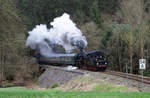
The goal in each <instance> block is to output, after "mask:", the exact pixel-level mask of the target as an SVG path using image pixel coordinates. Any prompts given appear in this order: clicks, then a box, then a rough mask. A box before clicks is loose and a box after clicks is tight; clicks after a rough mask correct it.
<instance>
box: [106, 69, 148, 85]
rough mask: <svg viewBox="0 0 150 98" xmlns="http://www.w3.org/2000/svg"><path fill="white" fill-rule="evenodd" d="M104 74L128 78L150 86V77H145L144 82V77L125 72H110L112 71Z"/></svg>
mask: <svg viewBox="0 0 150 98" xmlns="http://www.w3.org/2000/svg"><path fill="white" fill-rule="evenodd" d="M104 73H105V74H109V75H115V76H119V77H123V78H128V79H131V80H135V81H138V82H142V81H143V83H145V84H149V85H150V78H149V77H143V80H142V76H140V75H134V74H127V73H123V72H116V71H110V70H106V71H105V72H104Z"/></svg>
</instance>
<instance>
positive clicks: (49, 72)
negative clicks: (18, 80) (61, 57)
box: [39, 67, 150, 92]
mask: <svg viewBox="0 0 150 98" xmlns="http://www.w3.org/2000/svg"><path fill="white" fill-rule="evenodd" d="M55 84H59V86H58V87H57V89H60V90H63V91H71V90H81V91H90V90H97V88H98V90H99V91H103V90H104V91H107V90H109V88H113V89H114V90H117V91H123V92H126V91H127V92H131V91H133V92H135V91H146V92H149V91H150V85H149V84H145V83H143V85H142V83H141V82H139V81H135V80H132V79H127V78H125V77H120V76H115V75H111V74H106V73H104V72H93V71H86V70H78V69H77V70H67V69H66V68H64V67H48V68H47V69H46V71H45V72H44V73H43V74H42V75H41V76H40V77H39V86H40V87H42V88H49V87H52V86H54V85H55Z"/></svg>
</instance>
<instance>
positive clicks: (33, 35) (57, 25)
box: [26, 13, 87, 57]
mask: <svg viewBox="0 0 150 98" xmlns="http://www.w3.org/2000/svg"><path fill="white" fill-rule="evenodd" d="M50 25H51V26H52V28H50V29H48V28H47V26H46V25H45V24H40V25H36V27H35V28H34V29H33V30H32V31H29V32H28V33H29V36H28V38H27V41H26V45H27V46H29V47H30V48H31V49H34V50H36V51H37V52H39V53H40V54H41V55H42V56H47V57H48V56H51V55H53V54H54V53H55V46H56V45H62V46H63V47H64V49H65V51H66V52H67V53H69V52H71V51H72V50H73V49H75V48H79V49H83V48H85V47H86V46H87V41H86V38H85V36H83V35H82V32H81V31H80V30H79V29H78V28H77V27H76V24H75V23H73V21H72V20H71V19H70V16H69V15H68V14H67V13H64V14H63V15H62V16H60V17H56V18H55V19H54V21H53V22H51V23H50Z"/></svg>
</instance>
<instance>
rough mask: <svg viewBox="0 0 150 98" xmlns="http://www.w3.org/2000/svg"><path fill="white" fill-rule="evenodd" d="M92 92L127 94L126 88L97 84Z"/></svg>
mask: <svg viewBox="0 0 150 98" xmlns="http://www.w3.org/2000/svg"><path fill="white" fill-rule="evenodd" d="M92 91H99V92H127V91H128V88H127V87H125V86H121V85H120V86H114V85H112V84H98V85H97V86H96V87H95V88H93V90H92Z"/></svg>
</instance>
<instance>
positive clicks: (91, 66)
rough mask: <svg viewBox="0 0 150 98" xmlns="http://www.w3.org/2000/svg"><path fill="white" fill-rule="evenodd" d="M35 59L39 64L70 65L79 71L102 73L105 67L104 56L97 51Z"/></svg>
mask: <svg viewBox="0 0 150 98" xmlns="http://www.w3.org/2000/svg"><path fill="white" fill-rule="evenodd" d="M37 59H38V62H39V64H48V65H55V66H63V65H71V66H76V67H78V68H80V69H87V70H94V71H104V70H105V69H106V67H107V62H106V61H105V60H104V54H103V53H102V52H100V51H99V50H94V51H89V52H81V53H74V54H54V55H51V56H50V57H43V56H38V57H37Z"/></svg>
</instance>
